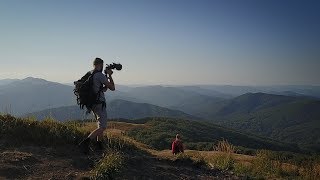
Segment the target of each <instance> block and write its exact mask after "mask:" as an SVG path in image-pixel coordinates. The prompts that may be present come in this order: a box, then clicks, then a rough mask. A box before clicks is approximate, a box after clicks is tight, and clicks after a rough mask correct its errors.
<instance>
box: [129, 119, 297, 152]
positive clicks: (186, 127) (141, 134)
mask: <svg viewBox="0 0 320 180" xmlns="http://www.w3.org/2000/svg"><path fill="white" fill-rule="evenodd" d="M127 134H128V135H129V136H131V137H133V138H134V139H136V140H138V141H140V142H143V143H145V144H148V145H150V146H151V147H153V148H155V149H159V150H162V149H170V148H171V143H172V141H173V139H174V137H175V135H176V134H180V135H182V140H183V141H184V143H185V145H186V147H187V148H188V149H196V150H212V148H213V145H214V143H217V142H218V141H220V140H221V139H226V140H228V141H229V142H230V143H232V144H234V145H236V146H243V147H247V148H252V149H261V148H265V149H272V150H292V151H294V150H296V149H295V148H294V147H291V146H290V145H287V144H285V143H279V142H275V141H272V140H270V139H267V138H260V137H257V136H252V135H247V134H243V133H240V132H237V131H234V130H230V129H227V128H223V127H221V126H217V125H214V124H211V123H208V122H196V121H188V120H181V119H170V118H153V119H151V118H149V120H147V121H146V123H145V127H141V126H139V127H135V128H133V129H131V130H129V131H128V132H127Z"/></svg>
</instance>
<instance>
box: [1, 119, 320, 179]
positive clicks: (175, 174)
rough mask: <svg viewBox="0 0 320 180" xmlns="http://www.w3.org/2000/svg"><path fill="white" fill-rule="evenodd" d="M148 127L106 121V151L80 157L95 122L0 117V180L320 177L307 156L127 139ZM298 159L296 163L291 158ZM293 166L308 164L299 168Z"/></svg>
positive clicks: (95, 151)
mask: <svg viewBox="0 0 320 180" xmlns="http://www.w3.org/2000/svg"><path fill="white" fill-rule="evenodd" d="M139 121H145V119H141V120H139ZM146 125H147V124H146ZM146 125H143V124H134V123H124V122H112V121H111V122H110V121H109V122H108V129H107V133H106V134H105V136H108V141H107V142H105V145H106V146H105V150H104V151H97V150H96V149H95V148H94V146H93V145H92V149H91V151H90V154H89V155H84V154H82V153H81V152H80V150H79V149H78V148H77V146H76V144H77V142H79V141H80V140H81V139H82V138H83V137H84V136H85V134H87V133H88V132H89V131H90V130H92V129H94V126H95V124H94V123H81V122H76V121H73V122H65V123H59V122H56V121H53V120H47V121H33V120H30V119H19V118H14V117H12V116H9V115H0V126H1V127H2V128H1V129H0V134H1V136H0V179H186V180H189V179H200V180H201V179H203V180H206V179H248V178H250V179H287V178H289V179H291V178H294V179H296V178H297V179H318V178H319V177H320V174H319V172H320V171H319V169H318V167H319V164H318V163H317V161H316V159H315V158H314V157H311V156H306V155H301V154H290V153H289V154H288V153H287V155H285V154H277V153H276V152H271V151H265V150H264V151H257V152H256V153H255V154H254V156H248V155H243V154H237V153H235V152H234V149H233V146H232V144H229V143H228V142H226V141H220V142H219V143H220V145H221V146H219V145H217V146H216V147H220V148H217V151H195V150H186V151H185V153H184V154H180V155H177V156H174V155H172V154H171V153H170V150H162V151H158V150H154V149H152V148H150V147H149V146H148V145H146V144H143V143H141V142H139V141H136V140H134V139H132V138H130V137H128V136H126V135H125V134H127V133H128V131H130V130H132V129H135V128H137V127H139V126H142V127H144V126H145V127H144V128H147V126H146ZM172 134H173V133H172ZM222 143H223V144H222ZM222 147H226V148H228V149H229V150H226V149H223V148H222ZM296 156H298V157H297V158H298V159H299V161H296V160H295V158H292V157H296ZM275 157H280V158H275ZM287 157H289V158H287ZM297 162H299V164H301V163H302V164H305V163H308V164H309V165H308V166H303V165H299V166H297V165H295V164H296V163H297ZM290 163H291V164H290Z"/></svg>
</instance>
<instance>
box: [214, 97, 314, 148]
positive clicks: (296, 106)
mask: <svg viewBox="0 0 320 180" xmlns="http://www.w3.org/2000/svg"><path fill="white" fill-rule="evenodd" d="M212 120H213V122H215V123H218V124H220V125H222V126H227V127H230V128H233V129H237V130H239V131H243V132H248V133H254V134H258V135H262V136H265V137H269V138H272V139H276V140H280V141H284V142H291V143H297V144H299V145H300V146H302V147H307V148H309V147H311V148H312V149H314V150H316V151H318V150H319V147H320V133H319V132H320V131H319V130H320V101H319V100H316V99H312V98H306V97H302V98H301V97H289V96H281V95H270V94H264V93H250V94H245V95H242V96H239V97H237V98H235V99H232V100H230V101H228V102H226V103H225V104H223V105H222V106H221V107H220V108H219V110H218V111H217V110H216V112H215V114H214V115H213V117H212Z"/></svg>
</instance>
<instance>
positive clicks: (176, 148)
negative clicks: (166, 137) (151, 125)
mask: <svg viewBox="0 0 320 180" xmlns="http://www.w3.org/2000/svg"><path fill="white" fill-rule="evenodd" d="M183 152H184V148H183V143H182V141H181V137H180V135H179V134H177V135H176V139H175V140H174V141H173V142H172V154H174V155H176V154H179V153H183Z"/></svg>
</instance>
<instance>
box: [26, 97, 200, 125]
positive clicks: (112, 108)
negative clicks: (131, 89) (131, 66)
mask: <svg viewBox="0 0 320 180" xmlns="http://www.w3.org/2000/svg"><path fill="white" fill-rule="evenodd" d="M107 111H108V118H124V119H138V118H144V117H181V118H185V119H201V118H197V117H195V116H192V115H189V114H186V113H184V112H182V111H179V110H172V109H168V108H164V107H160V106H155V105H151V104H147V103H135V102H130V101H125V100H120V99H117V100H112V101H110V102H107ZM29 116H31V117H35V118H36V119H39V120H42V119H45V118H46V117H52V118H54V119H57V120H60V121H66V120H71V119H88V118H92V117H93V116H92V115H86V114H85V110H81V109H80V108H79V106H66V107H58V108H53V109H46V110H43V111H39V112H34V113H29V114H25V115H23V117H29Z"/></svg>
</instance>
